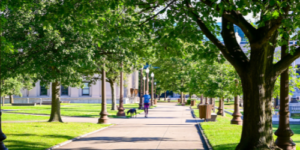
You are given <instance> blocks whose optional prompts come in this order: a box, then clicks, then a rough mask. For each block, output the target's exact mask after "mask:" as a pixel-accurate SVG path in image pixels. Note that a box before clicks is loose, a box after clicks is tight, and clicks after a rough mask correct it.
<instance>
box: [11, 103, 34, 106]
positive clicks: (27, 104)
mask: <svg viewBox="0 0 300 150" xmlns="http://www.w3.org/2000/svg"><path fill="white" fill-rule="evenodd" d="M11 105H12V106H36V103H12V104H11Z"/></svg>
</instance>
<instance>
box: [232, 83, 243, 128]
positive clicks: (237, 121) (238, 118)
mask: <svg viewBox="0 0 300 150" xmlns="http://www.w3.org/2000/svg"><path fill="white" fill-rule="evenodd" d="M238 84H239V81H238V80H237V79H235V87H236V90H237V88H238ZM232 116H233V118H232V120H231V124H237V125H242V124H243V120H242V119H241V116H242V114H241V113H240V110H239V96H238V95H237V93H235V96H234V112H233V114H232Z"/></svg>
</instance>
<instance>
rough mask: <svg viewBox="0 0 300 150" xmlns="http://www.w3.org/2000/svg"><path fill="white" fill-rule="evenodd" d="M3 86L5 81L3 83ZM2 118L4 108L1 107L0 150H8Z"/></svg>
mask: <svg viewBox="0 0 300 150" xmlns="http://www.w3.org/2000/svg"><path fill="white" fill-rule="evenodd" d="M2 84H3V81H2ZM1 90H2V88H0V92H1ZM0 98H2V97H0ZM1 116H2V108H1V105H0V149H1V150H8V149H7V148H6V147H5V145H4V142H3V141H4V140H5V139H6V135H5V134H4V133H3V132H2V121H1Z"/></svg>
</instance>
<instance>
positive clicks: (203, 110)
mask: <svg viewBox="0 0 300 150" xmlns="http://www.w3.org/2000/svg"><path fill="white" fill-rule="evenodd" d="M198 109H199V118H200V119H205V120H206V119H210V118H211V109H212V105H208V104H206V105H198Z"/></svg>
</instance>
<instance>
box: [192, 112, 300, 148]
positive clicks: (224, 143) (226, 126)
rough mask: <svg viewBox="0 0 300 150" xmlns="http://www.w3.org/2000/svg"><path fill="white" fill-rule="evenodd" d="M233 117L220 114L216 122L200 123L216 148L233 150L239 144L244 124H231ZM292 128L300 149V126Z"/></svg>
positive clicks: (275, 127)
mask: <svg viewBox="0 0 300 150" xmlns="http://www.w3.org/2000/svg"><path fill="white" fill-rule="evenodd" d="M195 113H196V112H195ZM231 119H232V117H231V116H230V115H228V114H226V116H225V117H222V116H218V117H217V121H216V122H202V123H200V124H201V127H202V128H203V130H204V134H205V136H206V137H207V138H208V140H209V142H210V144H211V146H212V147H213V149H214V150H232V149H235V147H236V146H237V144H238V142H239V140H240V136H241V132H242V126H238V125H231V124H230V120H231ZM277 127H278V126H277V125H274V126H273V130H274V132H275V131H276V129H277ZM291 129H292V130H293V131H294V133H295V135H294V136H293V137H292V139H293V140H294V142H295V143H296V145H297V148H296V149H297V150H300V126H299V125H291ZM275 139H276V136H275V135H274V140H275Z"/></svg>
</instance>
